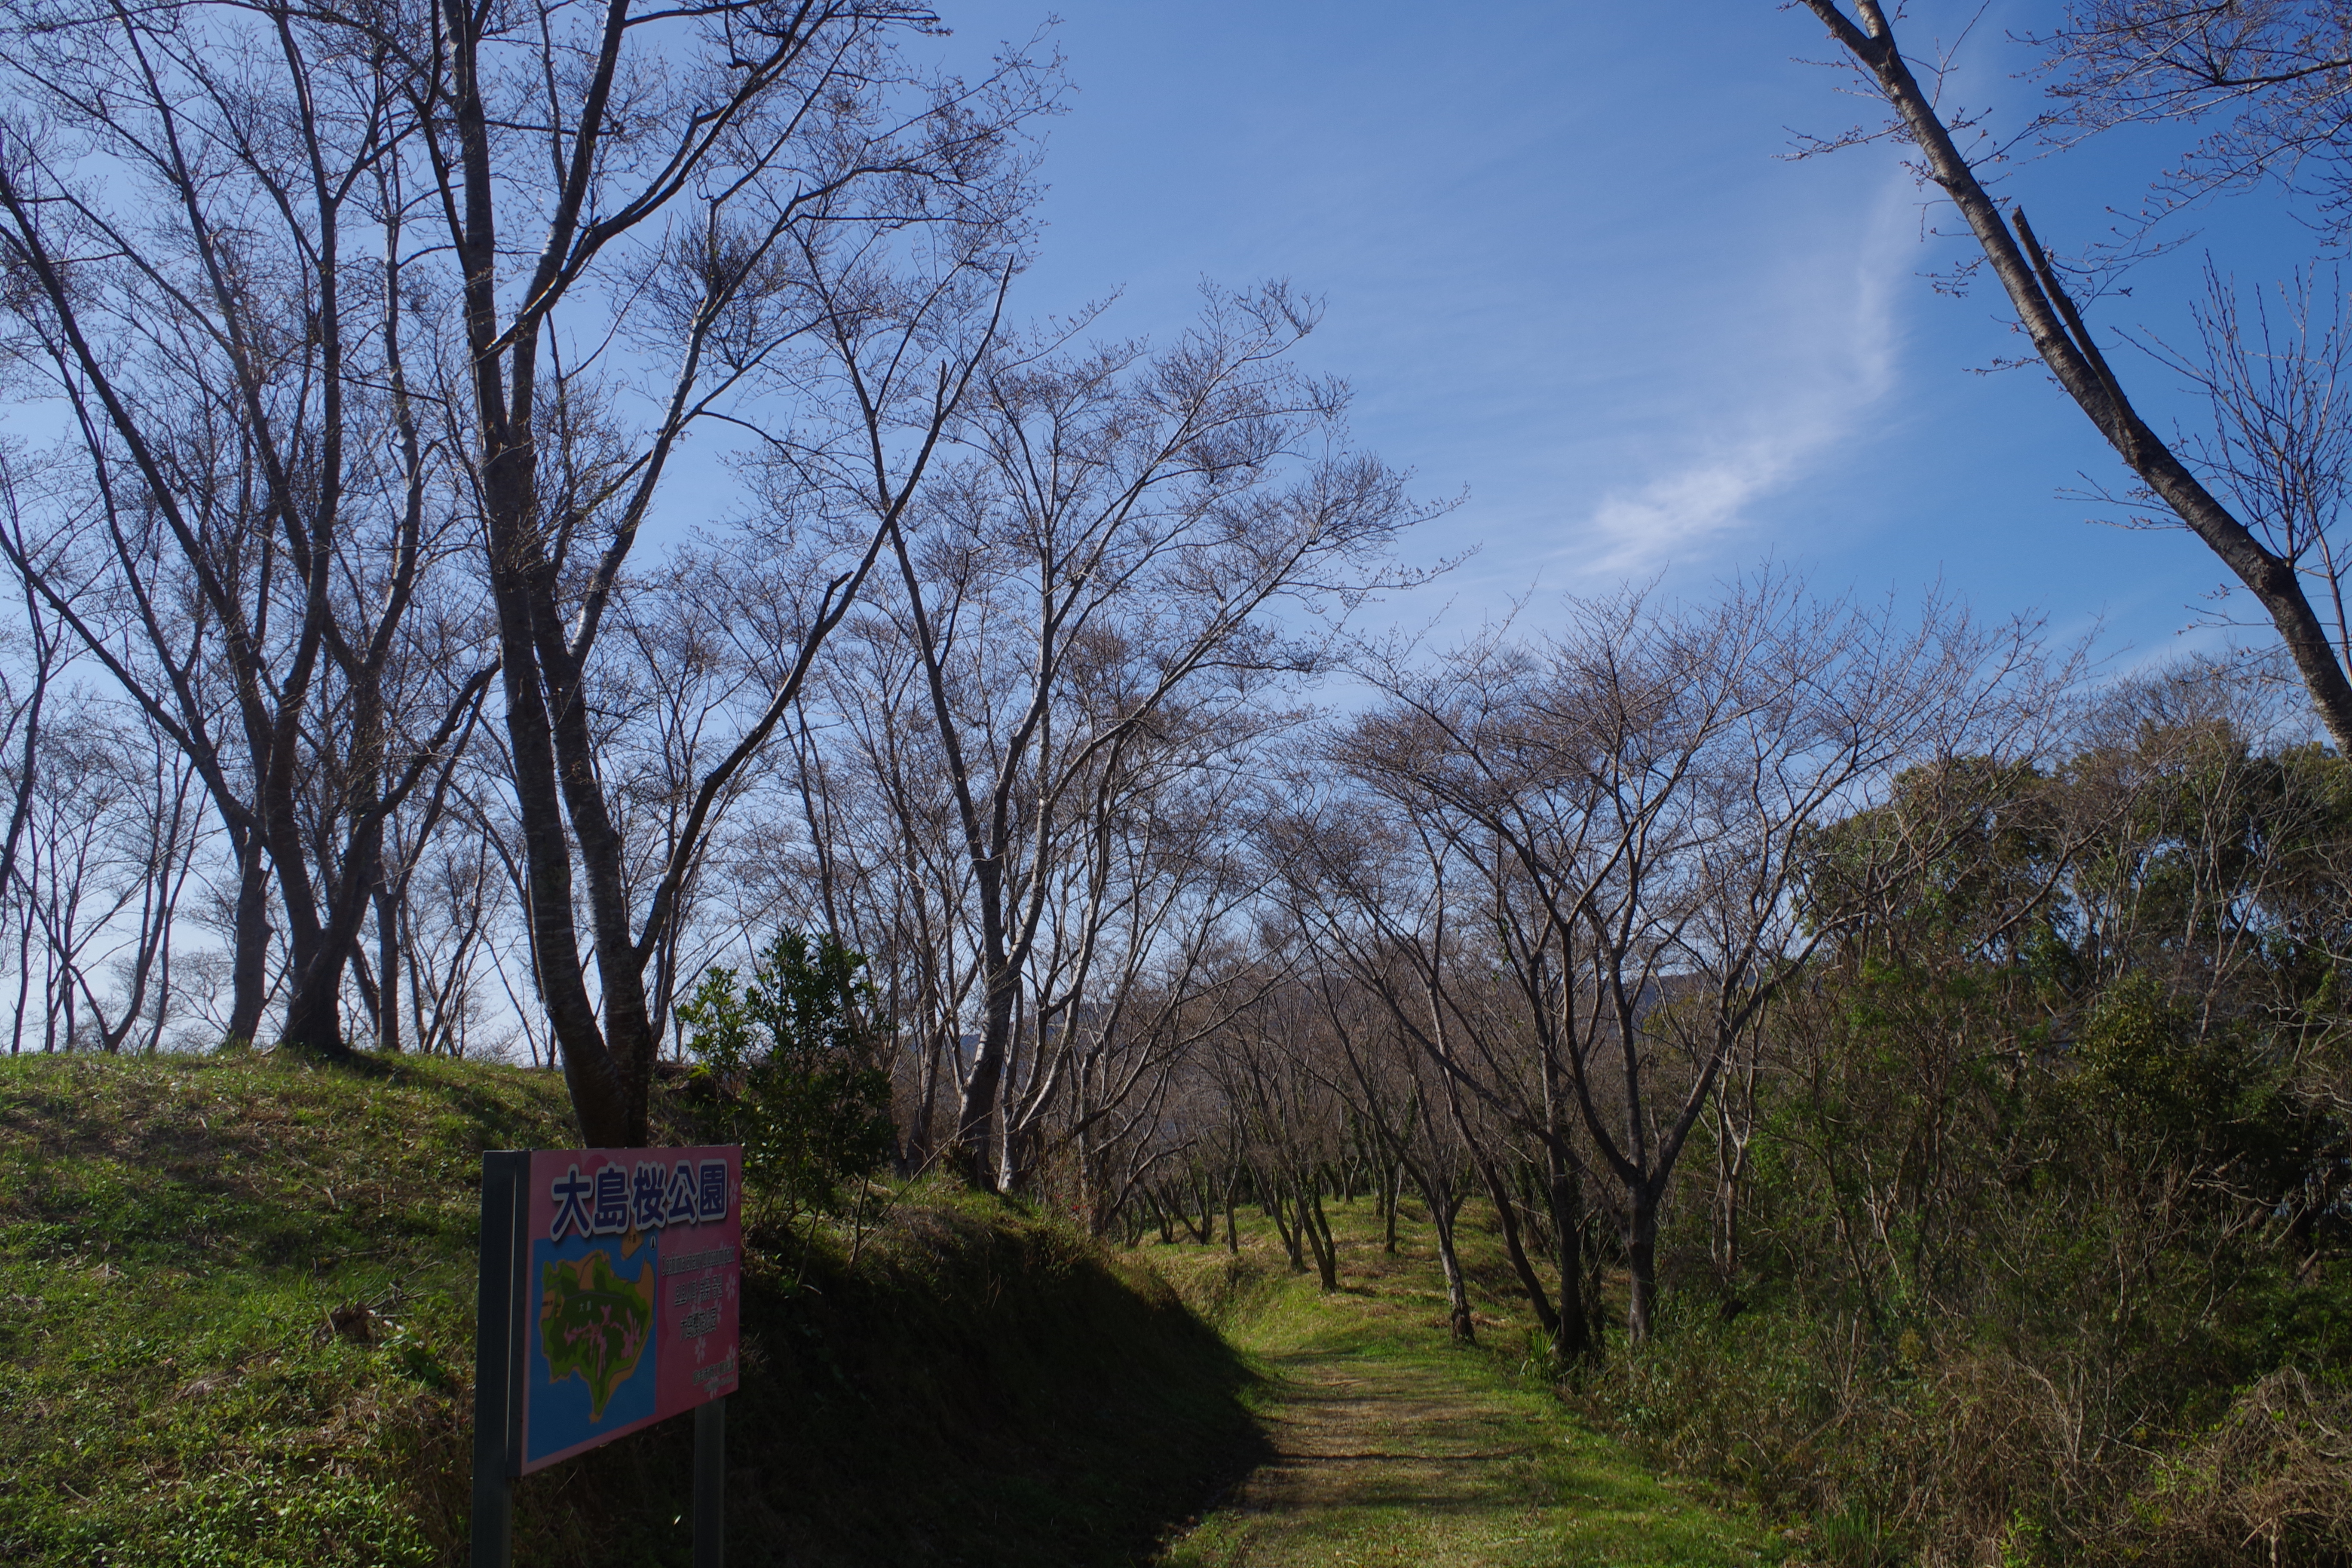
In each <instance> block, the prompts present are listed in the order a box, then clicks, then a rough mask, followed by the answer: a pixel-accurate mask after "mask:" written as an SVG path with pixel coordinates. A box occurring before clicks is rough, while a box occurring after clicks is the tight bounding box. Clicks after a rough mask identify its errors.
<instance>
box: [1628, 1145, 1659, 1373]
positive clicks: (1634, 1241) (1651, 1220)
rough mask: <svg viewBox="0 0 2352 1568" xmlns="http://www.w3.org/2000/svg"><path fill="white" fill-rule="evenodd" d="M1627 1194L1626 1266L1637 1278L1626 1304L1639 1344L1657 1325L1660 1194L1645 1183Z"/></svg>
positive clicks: (1630, 1334)
mask: <svg viewBox="0 0 2352 1568" xmlns="http://www.w3.org/2000/svg"><path fill="white" fill-rule="evenodd" d="M1625 1197H1626V1214H1625V1270H1626V1272H1627V1273H1628V1274H1629V1275H1631V1276H1632V1278H1633V1297H1632V1300H1629V1301H1628V1302H1627V1303H1626V1307H1625V1334H1626V1337H1627V1338H1628V1339H1631V1340H1632V1341H1633V1342H1634V1343H1636V1344H1639V1343H1641V1342H1643V1341H1644V1340H1647V1339H1648V1338H1649V1337H1650V1336H1651V1335H1652V1334H1653V1333H1654V1332H1655V1331H1656V1327H1657V1325H1656V1322H1655V1320H1654V1311H1655V1309H1656V1306H1657V1300H1658V1194H1656V1193H1655V1192H1653V1191H1651V1190H1650V1189H1649V1187H1648V1186H1647V1185H1646V1184H1645V1185H1642V1186H1636V1187H1633V1188H1630V1189H1629V1190H1628V1191H1627V1192H1626V1194H1625Z"/></svg>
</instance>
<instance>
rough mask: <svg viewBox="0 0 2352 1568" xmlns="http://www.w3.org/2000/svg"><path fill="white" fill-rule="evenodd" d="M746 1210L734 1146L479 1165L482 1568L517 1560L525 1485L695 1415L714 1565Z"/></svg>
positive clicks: (564, 1153)
mask: <svg viewBox="0 0 2352 1568" xmlns="http://www.w3.org/2000/svg"><path fill="white" fill-rule="evenodd" d="M742 1205H743V1151H742V1150H741V1149H740V1148H739V1147H736V1146H733V1145H727V1146H719V1147H706V1148H688V1149H534V1150H529V1151H523V1150H505V1151H498V1152H490V1153H486V1154H484V1155H483V1156H482V1244H481V1292H480V1310H479V1314H478V1325H479V1330H478V1335H477V1340H476V1351H475V1366H476V1379H475V1391H476V1399H475V1444H474V1514H475V1562H476V1563H500V1564H503V1563H505V1562H506V1561H507V1555H506V1542H507V1540H508V1539H509V1522H508V1521H509V1511H510V1510H511V1506H512V1503H511V1496H512V1486H511V1483H512V1481H513V1479H514V1478H516V1477H519V1476H526V1475H529V1474H530V1473H531V1472H532V1471H534V1470H540V1469H544V1468H546V1467H548V1466H550V1465H552V1464H555V1463H557V1462H559V1461H561V1460H563V1459H568V1458H572V1456H573V1455H575V1454H580V1453H584V1452H585V1451H587V1450H588V1449H590V1448H593V1447H596V1446H598V1445H599V1444H602V1443H609V1442H611V1441H612V1440H613V1439H614V1438H615V1437H618V1436H622V1435H624V1434H625V1433H629V1432H635V1431H636V1430H637V1429H639V1428H640V1427H644V1426H651V1425H653V1424H654V1423H655V1422H656V1421H663V1420H667V1418H669V1417H670V1416H672V1415H682V1414H684V1413H685V1412H687V1411H689V1410H692V1411H695V1412H697V1417H696V1424H695V1428H696V1457H695V1458H696V1462H695V1470H696V1504H697V1507H696V1513H697V1516H698V1517H697V1521H696V1523H697V1529H696V1536H697V1541H698V1552H697V1557H698V1561H700V1560H702V1556H703V1552H702V1550H701V1545H702V1542H703V1541H704V1532H703V1520H702V1518H701V1515H702V1514H703V1513H704V1511H705V1509H704V1503H705V1499H704V1498H703V1496H702V1493H703V1491H704V1489H705V1485H704V1483H705V1476H704V1472H705V1470H706V1468H708V1469H709V1471H710V1472H711V1477H710V1485H711V1494H712V1495H711V1497H710V1499H709V1511H711V1512H712V1513H714V1514H715V1513H716V1510H717V1477H718V1476H719V1474H721V1473H723V1471H721V1470H720V1468H719V1467H720V1465H721V1463H722V1461H721V1459H720V1458H719V1451H720V1450H719V1444H720V1442H721V1441H722V1440H723V1439H721V1438H720V1436H719V1432H720V1430H721V1428H720V1427H719V1416H720V1406H719V1401H720V1400H722V1399H723V1398H725V1397H726V1395H728V1394H731V1393H733V1392H734V1391H735V1387H736V1384H737V1382H738V1380H739V1377H740V1354H739V1352H740V1338H741V1331H742V1265H741V1259H742V1250H743V1212H742ZM706 1449H708V1450H709V1451H708V1453H707V1454H706V1452H705V1450H706ZM713 1523H714V1525H715V1520H714V1521H713ZM715 1534H716V1532H715V1529H714V1530H713V1532H712V1539H711V1541H710V1542H709V1545H710V1546H711V1547H714V1548H715V1545H716V1540H715ZM493 1537H495V1539H491V1538H493ZM712 1557H713V1560H715V1552H713V1553H712Z"/></svg>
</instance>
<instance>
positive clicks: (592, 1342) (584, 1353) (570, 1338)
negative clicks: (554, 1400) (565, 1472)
mask: <svg viewBox="0 0 2352 1568" xmlns="http://www.w3.org/2000/svg"><path fill="white" fill-rule="evenodd" d="M646 1261H647V1262H650V1261H651V1258H650V1257H648V1258H647V1259H646ZM653 1332H654V1271H653V1270H652V1269H651V1268H645V1267H642V1266H641V1267H639V1268H638V1269H637V1271H636V1275H635V1278H634V1279H623V1278H622V1277H621V1276H620V1275H619V1274H618V1273H616V1272H614V1268H613V1259H612V1258H611V1257H610V1255H608V1254H606V1253H604V1252H603V1251H597V1252H592V1253H590V1254H589V1255H588V1256H587V1257H585V1258H581V1259H579V1260H578V1261H577V1262H565V1261H563V1260H562V1259H558V1260H557V1261H555V1262H553V1263H550V1264H548V1265H546V1268H545V1272H544V1274H543V1276H542V1278H541V1283H540V1299H539V1334H540V1346H541V1351H542V1352H543V1353H544V1354H545V1355H546V1357H547V1365H548V1370H549V1372H550V1373H551V1374H552V1375H553V1376H554V1377H555V1378H556V1379H557V1380H558V1381H561V1380H562V1379H563V1378H565V1377H567V1376H577V1377H578V1378H579V1379H580V1381H581V1382H583V1383H584V1384H587V1385H588V1419H589V1420H591V1421H602V1420H603V1419H604V1406H605V1405H606V1404H608V1403H609V1402H610V1401H611V1399H612V1397H613V1390H614V1389H615V1388H618V1387H619V1386H620V1385H621V1384H625V1383H626V1382H628V1380H629V1378H630V1376H631V1375H632V1374H633V1373H635V1371H636V1370H637V1363H638V1361H639V1360H640V1359H642V1358H643V1357H644V1355H645V1352H646V1346H647V1345H649V1344H651V1343H652V1342H653Z"/></svg>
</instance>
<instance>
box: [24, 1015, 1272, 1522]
mask: <svg viewBox="0 0 2352 1568" xmlns="http://www.w3.org/2000/svg"><path fill="white" fill-rule="evenodd" d="M679 1113H680V1110H679V1108H677V1107H671V1108H670V1110H669V1111H668V1112H667V1114H669V1115H671V1116H673V1117H675V1116H677V1115H678V1114H679ZM667 1131H668V1132H670V1133H673V1134H676V1135H677V1136H679V1137H680V1138H681V1139H683V1138H685V1137H687V1136H689V1135H690V1133H691V1128H690V1127H688V1126H687V1125H685V1124H683V1123H682V1122H673V1124H672V1125H671V1126H670V1127H669V1128H668V1129H667ZM573 1141H574V1133H573V1131H572V1124H571V1121H570V1117H569V1114H568V1111H567V1109H566V1105H565V1101H564V1098H563V1091H562V1084H561V1083H560V1081H558V1080H556V1079H553V1078H552V1077H551V1076H549V1075H545V1074H536V1073H527V1072H520V1071H516V1070H514V1069H511V1068H499V1067H493V1066H485V1065H478V1064H459V1063H448V1062H438V1061H427V1060H418V1059H395V1060H390V1061H373V1060H372V1061H367V1062H364V1063H362V1064H361V1065H360V1066H359V1067H357V1068H351V1069H338V1070H332V1071H325V1070H310V1069H308V1068H303V1067H302V1066H300V1065H299V1064H296V1063H291V1062H280V1061H277V1060H273V1059H269V1058H163V1059H159V1060H149V1061H121V1062H117V1061H94V1060H90V1059H88V1058H64V1059H57V1058H50V1059H38V1060H36V1059H24V1060H17V1061H11V1062H7V1063H5V1064H0V1561H6V1562H10V1563H27V1564H36V1563H37V1564H50V1563H54V1564H68V1563H69V1564H73V1565H75V1568H84V1565H87V1564H101V1563H112V1564H140V1565H147V1564H153V1565H156V1568H177V1565H187V1568H196V1565H200V1564H201V1565H205V1568H214V1565H238V1568H244V1565H261V1564H278V1563H287V1564H293V1563H299V1564H302V1565H303V1568H344V1565H351V1568H358V1565H362V1564H368V1565H373V1564H398V1565H403V1568H405V1565H408V1564H426V1563H450V1562H456V1561H461V1560H462V1557H463V1544H464V1538H465V1531H466V1523H467V1518H466V1510H467V1485H468V1481H467V1472H468V1466H469V1463H470V1447H469V1431H470V1426H469V1422H470V1401H471V1394H470V1384H471V1381H472V1372H473V1351H472V1346H473V1330H474V1325H473V1299H474V1298H473V1289H474V1279H473V1275H474V1244H475V1233H476V1226H477V1219H478V1202H479V1197H478V1184H479V1180H480V1158H479V1156H480V1153H481V1151H482V1150H484V1149H488V1148H516V1147H532V1146H538V1147H561V1146H565V1145H568V1144H570V1143H572V1142H573ZM745 1324H746V1350H745V1363H746V1373H747V1376H746V1379H745V1388H744V1391H743V1392H742V1393H741V1394H739V1395H738V1396H737V1397H736V1398H734V1399H733V1400H731V1401H730V1407H729V1418H728V1438H729V1442H728V1451H729V1460H730V1465H729V1469H730V1540H729V1561H730V1563H737V1564H744V1565H749V1564H757V1563H770V1562H782V1561H786V1560H789V1561H791V1562H793V1563H801V1564H834V1563H839V1564H848V1563H909V1562H939V1563H972V1564H986V1563H1005V1564H1012V1563H1103V1564H1110V1563H1127V1562H1130V1561H1132V1560H1134V1559H1135V1557H1137V1556H1138V1555H1139V1554H1140V1553H1142V1552H1146V1551H1148V1550H1149V1549H1150V1544H1151V1542H1153V1541H1154V1540H1155V1539H1156V1538H1157V1537H1158V1536H1159V1535H1160V1534H1161V1533H1163V1532H1164V1531H1165V1530H1166V1529H1167V1528H1168V1526H1169V1523H1170V1521H1173V1520H1175V1519H1177V1518H1179V1517H1181V1515H1182V1514H1183V1513H1184V1512H1186V1511H1187V1510H1188V1509H1189V1508H1190V1507H1191V1506H1192V1505H1193V1504H1195V1503H1197V1501H1198V1500H1199V1499H1200V1498H1201V1497H1202V1495H1204V1494H1205V1493H1206V1491H1207V1490H1208V1489H1210V1486H1211V1484H1212V1478H1213V1477H1214V1476H1215V1475H1217V1474H1219V1473H1222V1472H1223V1471H1224V1470H1226V1469H1229V1468H1230V1467H1231V1465H1232V1464H1233V1462H1234V1456H1235V1454H1236V1453H1237V1452H1238V1451H1240V1448H1241V1447H1242V1446H1244V1445H1245V1444H1246V1442H1247V1440H1248V1438H1247V1434H1248V1430H1249V1428H1248V1425H1247V1416H1246V1413H1245V1411H1244V1406H1243V1404H1242V1401H1241V1397H1240V1395H1241V1392H1242V1390H1243V1389H1244V1385H1245V1384H1247V1383H1248V1381H1249V1374H1248V1373H1247V1372H1246V1370H1245V1369H1244V1367H1243V1366H1242V1365H1241V1364H1240V1363H1239V1361H1238V1360H1237V1358H1236V1357H1235V1356H1234V1354H1233V1353H1232V1352H1230V1351H1229V1350H1228V1348H1227V1347H1226V1346H1225V1345H1224V1343H1223V1342H1221V1341H1220V1340H1219V1339H1218V1338H1217V1337H1216V1336H1215V1335H1214V1334H1213V1333H1212V1332H1210V1331H1207V1330H1206V1329H1204V1328H1203V1327H1202V1325H1201V1323H1200V1321H1199V1320H1198V1319H1197V1318H1195V1317H1194V1316H1192V1314H1191V1313H1190V1312H1188V1311H1186V1310H1184V1309H1183V1308H1182V1307H1181V1304H1180V1303H1179V1302H1178V1301H1177V1300H1175V1298H1174V1297H1173V1296H1172V1295H1171V1292H1170V1291H1169V1290H1168V1289H1167V1287H1166V1286H1165V1285H1164V1284H1162V1283H1161V1282H1160V1281H1159V1280H1158V1279H1157V1278H1156V1277H1155V1276H1152V1275H1151V1274H1150V1273H1149V1271H1147V1270H1144V1269H1142V1268H1137V1267H1134V1266H1133V1265H1132V1264H1131V1263H1128V1262H1123V1261H1121V1260H1119V1259H1118V1258H1114V1257H1112V1256H1110V1255H1108V1254H1107V1253H1105V1252H1103V1251H1102V1250H1101V1249H1098V1248H1096V1247H1092V1246H1090V1245H1088V1244H1087V1243H1085V1242H1083V1241H1081V1240H1079V1239H1077V1238H1076V1237H1073V1236H1072V1234H1071V1233H1070V1232H1069V1231H1068V1230H1067V1229H1066V1227H1063V1226H1056V1225H1053V1224H1049V1223H1045V1222H1041V1221H1040V1220H1038V1219H1036V1218H1035V1217H1034V1216H1033V1215H1028V1214H1026V1213H1024V1211H1021V1210H1018V1209H1015V1208H1012V1207H1010V1206H1006V1205H996V1204H993V1203H989V1202H984V1201H982V1200H976V1199H970V1198H956V1197H951V1196H949V1195H946V1194H940V1193H935V1192H927V1191H919V1192H917V1193H915V1194H909V1195H908V1197H907V1199H906V1200H905V1201H903V1202H901V1203H900V1204H899V1205H898V1206H897V1207H896V1208H895V1209H894V1210H893V1211H892V1214H891V1217H890V1218H889V1220H888V1221H887V1224H886V1225H885V1226H883V1227H882V1228H881V1229H880V1230H879V1231H878V1233H877V1234H875V1235H872V1236H869V1237H867V1238H866V1243H865V1245H864V1247H862V1248H861V1249H860V1251H859V1254H858V1258H857V1260H856V1266H855V1267H854V1268H853V1267H851V1266H850V1264H849V1262H848V1260H847V1259H846V1258H845V1257H844V1256H843V1255H842V1252H841V1251H840V1250H839V1249H838V1248H835V1247H828V1246H824V1245H820V1246H819V1247H816V1248H814V1250H813V1251H812V1252H811V1254H810V1255H809V1256H808V1257H807V1258H799V1257H788V1258H785V1259H782V1261H781V1263H780V1262H778V1261H777V1260H772V1259H761V1258H754V1259H752V1260H751V1268H750V1270H749V1273H748V1277H747V1281H746V1300H745ZM689 1426H690V1424H688V1423H685V1422H671V1423H667V1425H666V1426H661V1427H656V1428H654V1429H652V1430H650V1431H647V1432H645V1433H641V1434H638V1435H636V1436H631V1437H626V1438H623V1439H621V1440H620V1441H618V1442H615V1443H613V1444H610V1445H607V1446H606V1447H604V1448H601V1449H598V1450H596V1451H595V1452H594V1453H593V1454H590V1455H588V1456H585V1457H583V1458H580V1459H576V1460H572V1461H570V1462H568V1463H566V1464H563V1465H559V1466H556V1467H554V1468H551V1469H550V1470H547V1471H544V1472H542V1473H541V1474H540V1475H538V1476H534V1477H532V1478H530V1479H528V1480H526V1481H525V1482H523V1483H522V1485H521V1486H520V1489H519V1495H518V1500H517V1509H516V1519H517V1552H516V1560H517V1562H518V1563H524V1564H530V1563H547V1564H562V1565H563V1568H575V1565H577V1568H597V1565H600V1564H604V1563H613V1564H619V1563H629V1564H631V1565H632V1568H642V1565H645V1564H657V1563H685V1562H687V1561H688V1552H689V1531H688V1526H687V1525H686V1523H685V1522H684V1521H683V1520H682V1518H681V1516H682V1515H683V1514H684V1513H685V1511H686V1503H687V1500H688V1495H689V1491H690V1481H689V1474H688V1460H689V1457H690V1453H691V1442H692V1439H691V1434H690V1431H689V1430H688V1427H689ZM1139 1450H1141V1451H1140V1452H1139Z"/></svg>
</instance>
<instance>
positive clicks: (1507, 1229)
mask: <svg viewBox="0 0 2352 1568" xmlns="http://www.w3.org/2000/svg"><path fill="white" fill-rule="evenodd" d="M1477 1166H1478V1179H1479V1182H1480V1183H1481V1184H1483V1185H1484V1186H1485V1187H1486V1197H1487V1200H1488V1201H1489V1202H1491V1203H1492V1204H1493V1205H1495V1218H1496V1222H1497V1223H1498V1224H1499V1225H1500V1226H1501V1227H1502V1231H1503V1251H1504V1253H1505V1255H1506V1256H1507V1257H1508V1258H1510V1260H1511V1272H1512V1273H1514V1274H1517V1276H1518V1277H1519V1288H1520V1289H1523V1290H1525V1291H1526V1292H1527V1294H1528V1305H1529V1306H1530V1307H1533V1308H1534V1309H1535V1313H1536V1322H1537V1323H1538V1325H1539V1326H1540V1327H1541V1328H1542V1329H1543V1331H1544V1334H1545V1337H1547V1338H1549V1340H1551V1341H1552V1342H1554V1343H1558V1342H1559V1322H1560V1320H1559V1313H1558V1312H1556V1311H1554V1310H1552V1304H1551V1295H1550V1292H1549V1291H1547V1290H1546V1289H1544V1284H1543V1280H1542V1279H1541V1278H1540V1277H1539V1276H1538V1274H1537V1273H1536V1266H1535V1265H1534V1264H1533V1263H1531V1262H1529V1261H1528V1249H1527V1247H1526V1244H1525V1243H1524V1242H1523V1241H1522V1240H1521V1239H1520V1237H1519V1216H1518V1210H1517V1205H1515V1204H1513V1203H1512V1201H1511V1194H1510V1191H1509V1189H1508V1188H1507V1186H1506V1184H1504V1181H1503V1176H1502V1173H1501V1172H1499V1171H1497V1170H1496V1168H1495V1165H1494V1163H1493V1162H1492V1161H1489V1160H1486V1159H1480V1160H1479V1161H1478V1162H1477ZM1562 1293H1563V1294H1565V1292H1562Z"/></svg>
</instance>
